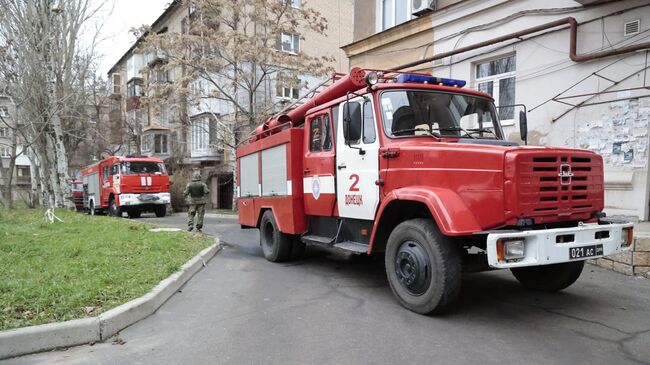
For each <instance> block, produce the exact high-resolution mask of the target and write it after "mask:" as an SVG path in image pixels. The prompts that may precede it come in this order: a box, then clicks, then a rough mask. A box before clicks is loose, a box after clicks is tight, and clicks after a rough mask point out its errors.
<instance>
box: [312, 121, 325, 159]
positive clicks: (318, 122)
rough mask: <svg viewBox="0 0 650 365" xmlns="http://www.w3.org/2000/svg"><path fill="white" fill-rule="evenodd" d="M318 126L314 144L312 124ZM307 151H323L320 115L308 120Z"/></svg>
mask: <svg viewBox="0 0 650 365" xmlns="http://www.w3.org/2000/svg"><path fill="white" fill-rule="evenodd" d="M316 125H317V126H318V127H319V130H318V134H319V138H318V146H316V145H315V144H314V142H315V141H314V136H316V134H315V133H314V126H316ZM314 147H318V149H315V148H314ZM309 152H311V153H319V152H323V118H322V115H317V116H314V117H313V118H311V120H310V121H309Z"/></svg>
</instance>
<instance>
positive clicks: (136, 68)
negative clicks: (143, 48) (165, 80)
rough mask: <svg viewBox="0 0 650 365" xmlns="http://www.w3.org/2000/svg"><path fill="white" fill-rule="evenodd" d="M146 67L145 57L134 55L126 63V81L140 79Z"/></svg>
mask: <svg viewBox="0 0 650 365" xmlns="http://www.w3.org/2000/svg"><path fill="white" fill-rule="evenodd" d="M143 67H144V56H143V55H141V54H134V55H132V56H131V58H129V59H128V60H127V61H126V79H127V80H130V79H132V78H134V77H140V70H142V68H143Z"/></svg>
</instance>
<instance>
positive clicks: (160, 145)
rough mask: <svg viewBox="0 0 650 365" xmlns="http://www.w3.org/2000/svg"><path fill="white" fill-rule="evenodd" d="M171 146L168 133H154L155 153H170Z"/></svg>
mask: <svg viewBox="0 0 650 365" xmlns="http://www.w3.org/2000/svg"><path fill="white" fill-rule="evenodd" d="M168 151H169V148H168V145H167V135H166V134H154V136H153V152H154V153H163V154H164V153H168Z"/></svg>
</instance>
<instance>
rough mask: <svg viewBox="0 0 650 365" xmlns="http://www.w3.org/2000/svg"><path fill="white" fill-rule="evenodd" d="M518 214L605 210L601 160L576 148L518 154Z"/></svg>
mask: <svg viewBox="0 0 650 365" xmlns="http://www.w3.org/2000/svg"><path fill="white" fill-rule="evenodd" d="M516 186H517V191H518V193H517V198H518V199H517V205H518V207H517V213H518V214H517V215H518V216H519V217H539V216H544V215H554V216H557V217H568V216H572V215H575V214H579V213H589V212H595V211H600V210H602V207H603V167H602V159H601V158H600V157H598V156H594V155H593V154H589V153H584V152H579V151H574V152H556V153H550V154H549V153H544V154H541V153H522V154H521V155H519V156H517V184H516Z"/></svg>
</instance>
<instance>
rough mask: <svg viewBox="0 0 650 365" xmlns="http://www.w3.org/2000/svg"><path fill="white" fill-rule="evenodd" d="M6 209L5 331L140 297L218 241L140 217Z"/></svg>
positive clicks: (1, 287)
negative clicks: (161, 228) (154, 225)
mask: <svg viewBox="0 0 650 365" xmlns="http://www.w3.org/2000/svg"><path fill="white" fill-rule="evenodd" d="M56 215H57V216H58V217H59V218H61V219H62V220H63V223H61V222H56V223H54V224H47V223H45V222H44V220H43V211H42V210H27V209H21V210H15V211H6V210H5V211H2V210H0V330H6V329H11V328H17V327H24V326H31V325H36V324H43V323H50V322H58V321H66V320H70V319H78V318H83V317H91V316H96V315H98V314H100V313H102V312H105V311H106V310H108V309H111V308H114V307H116V306H118V305H120V304H123V303H126V302H128V301H129V300H132V299H135V298H137V297H139V296H141V295H143V294H145V293H147V292H148V291H149V290H151V289H152V288H153V287H154V286H155V285H156V284H158V282H160V281H161V280H162V279H164V278H166V277H167V276H169V275H170V274H172V273H174V272H175V271H177V270H178V269H179V268H180V267H181V265H183V264H184V263H185V262H186V261H188V260H189V259H190V258H192V257H193V256H194V255H196V254H197V253H198V252H200V251H201V250H202V249H204V248H205V247H208V246H209V245H211V244H212V243H213V240H212V239H211V238H209V237H206V236H202V235H196V234H188V233H185V232H149V231H148V229H149V228H150V226H148V225H146V224H144V223H139V222H137V221H132V220H127V219H120V218H111V217H99V216H94V217H91V216H87V215H84V214H79V213H75V212H70V211H64V210H57V211H56Z"/></svg>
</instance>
